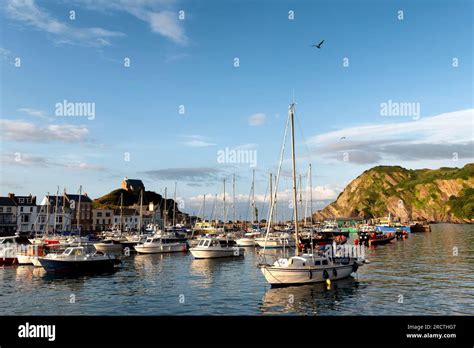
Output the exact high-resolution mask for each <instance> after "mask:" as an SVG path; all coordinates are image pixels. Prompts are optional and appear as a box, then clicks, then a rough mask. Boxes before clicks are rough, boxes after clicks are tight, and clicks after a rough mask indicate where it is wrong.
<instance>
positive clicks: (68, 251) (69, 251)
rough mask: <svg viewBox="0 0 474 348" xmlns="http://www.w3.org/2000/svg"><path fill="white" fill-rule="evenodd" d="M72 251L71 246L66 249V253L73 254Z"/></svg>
mask: <svg viewBox="0 0 474 348" xmlns="http://www.w3.org/2000/svg"><path fill="white" fill-rule="evenodd" d="M71 251H72V249H71V248H67V249H66V250H64V255H69V254H71Z"/></svg>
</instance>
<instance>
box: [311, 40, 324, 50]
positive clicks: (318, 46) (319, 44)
mask: <svg viewBox="0 0 474 348" xmlns="http://www.w3.org/2000/svg"><path fill="white" fill-rule="evenodd" d="M323 42H324V40H323V41H321V42H320V43H318V44H317V45H316V44H314V45H311V47H316V48H321V45H322V44H323Z"/></svg>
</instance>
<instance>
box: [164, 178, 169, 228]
mask: <svg viewBox="0 0 474 348" xmlns="http://www.w3.org/2000/svg"><path fill="white" fill-rule="evenodd" d="M167 200H168V188H167V187H165V216H164V218H165V221H164V229H165V230H166V222H167V220H168V219H167V217H168V209H167V207H166V201H167Z"/></svg>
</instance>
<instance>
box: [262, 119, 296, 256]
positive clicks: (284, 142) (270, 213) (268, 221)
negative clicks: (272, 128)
mask: <svg viewBox="0 0 474 348" xmlns="http://www.w3.org/2000/svg"><path fill="white" fill-rule="evenodd" d="M289 124H290V114H289V113H288V119H287V121H286V127H285V133H284V136H283V142H282V147H281V154H280V163H279V164H278V172H277V178H276V183H275V195H276V193H277V191H278V184H279V182H280V175H281V167H282V165H283V158H284V154H285V144H286V137H287V134H288V126H289ZM274 207H275V196H274V198H273V199H272V205H271V207H270V210H269V212H268V217H267V232H266V233H265V242H264V244H263V250H264V252H265V248H266V246H267V239H268V234H269V233H270V225H271V222H272V220H271V219H272V214H273V209H274Z"/></svg>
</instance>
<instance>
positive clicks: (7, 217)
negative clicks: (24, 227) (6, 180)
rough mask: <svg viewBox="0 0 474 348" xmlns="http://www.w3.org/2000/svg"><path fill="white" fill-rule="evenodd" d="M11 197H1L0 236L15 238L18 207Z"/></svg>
mask: <svg viewBox="0 0 474 348" xmlns="http://www.w3.org/2000/svg"><path fill="white" fill-rule="evenodd" d="M10 195H12V194H9V195H8V196H7V197H0V236H13V235H14V234H15V232H16V229H17V205H16V203H15V200H14V199H13V198H11V197H10Z"/></svg>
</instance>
